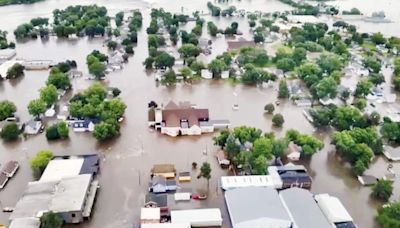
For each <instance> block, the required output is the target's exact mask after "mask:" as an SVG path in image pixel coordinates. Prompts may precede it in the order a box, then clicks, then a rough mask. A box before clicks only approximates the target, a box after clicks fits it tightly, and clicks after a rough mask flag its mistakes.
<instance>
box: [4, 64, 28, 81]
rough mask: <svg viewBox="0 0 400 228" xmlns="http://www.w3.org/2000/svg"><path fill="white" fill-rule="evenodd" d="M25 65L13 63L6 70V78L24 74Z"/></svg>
mask: <svg viewBox="0 0 400 228" xmlns="http://www.w3.org/2000/svg"><path fill="white" fill-rule="evenodd" d="M24 69H25V67H24V66H22V65H21V64H19V63H15V64H14V65H12V66H11V67H10V68H9V69H8V70H7V75H6V78H9V79H10V78H18V77H21V76H23V75H24Z"/></svg>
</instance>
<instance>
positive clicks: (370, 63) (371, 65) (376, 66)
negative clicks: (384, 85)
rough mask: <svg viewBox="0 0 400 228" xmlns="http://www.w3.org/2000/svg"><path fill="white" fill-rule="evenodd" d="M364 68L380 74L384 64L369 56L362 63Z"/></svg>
mask: <svg viewBox="0 0 400 228" xmlns="http://www.w3.org/2000/svg"><path fill="white" fill-rule="evenodd" d="M362 63H363V65H364V67H366V68H367V69H369V70H370V71H372V72H373V73H379V72H380V71H381V66H382V62H381V61H380V60H379V59H378V58H376V57H373V56H367V57H365V58H364V59H363V61H362Z"/></svg>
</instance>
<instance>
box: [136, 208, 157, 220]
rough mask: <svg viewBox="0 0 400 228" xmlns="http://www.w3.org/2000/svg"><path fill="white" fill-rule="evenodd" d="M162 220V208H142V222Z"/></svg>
mask: <svg viewBox="0 0 400 228" xmlns="http://www.w3.org/2000/svg"><path fill="white" fill-rule="evenodd" d="M160 218H161V213H160V208H159V207H156V208H151V207H149V208H146V207H144V208H142V209H141V211H140V220H159V219H160Z"/></svg>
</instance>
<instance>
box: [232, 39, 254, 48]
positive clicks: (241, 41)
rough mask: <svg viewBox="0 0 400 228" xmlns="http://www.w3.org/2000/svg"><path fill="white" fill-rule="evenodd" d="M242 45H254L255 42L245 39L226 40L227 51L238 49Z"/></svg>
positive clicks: (242, 46)
mask: <svg viewBox="0 0 400 228" xmlns="http://www.w3.org/2000/svg"><path fill="white" fill-rule="evenodd" d="M244 47H256V43H255V42H254V41H252V40H245V39H239V40H230V41H228V51H234V50H240V49H242V48H244Z"/></svg>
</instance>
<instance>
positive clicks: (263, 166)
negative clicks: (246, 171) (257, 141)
mask: <svg viewBox="0 0 400 228" xmlns="http://www.w3.org/2000/svg"><path fill="white" fill-rule="evenodd" d="M251 171H252V174H254V175H265V174H267V158H265V157H264V156H262V155H260V156H258V157H256V158H255V159H254V161H253V162H252V170H251Z"/></svg>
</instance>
